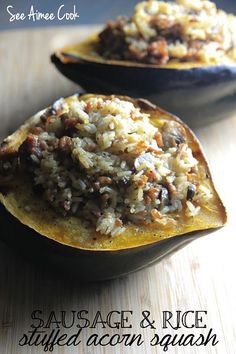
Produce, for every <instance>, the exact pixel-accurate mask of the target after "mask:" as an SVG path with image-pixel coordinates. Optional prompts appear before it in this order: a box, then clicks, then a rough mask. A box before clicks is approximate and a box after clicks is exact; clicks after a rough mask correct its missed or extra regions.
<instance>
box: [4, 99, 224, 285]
mask: <svg viewBox="0 0 236 354" xmlns="http://www.w3.org/2000/svg"><path fill="white" fill-rule="evenodd" d="M93 96H95V95H82V96H80V97H79V98H78V99H79V100H86V99H87V98H88V97H93ZM96 96H98V95H96ZM72 97H75V96H72ZM99 97H104V96H99ZM113 97H114V96H113ZM117 97H118V96H117ZM119 98H122V99H125V100H128V101H130V102H132V103H133V104H134V105H135V107H139V108H140V109H141V112H145V113H148V114H150V119H151V122H152V124H153V125H157V126H158V122H159V120H160V119H165V120H166V121H168V122H178V124H180V125H181V126H182V127H184V129H185V131H186V134H187V141H188V146H189V147H190V148H191V149H192V152H193V155H194V157H195V158H196V159H197V160H198V163H199V166H200V168H201V176H202V177H201V178H203V179H207V183H208V188H209V189H210V191H211V193H212V199H211V201H210V203H209V204H207V206H204V205H203V206H202V208H201V211H200V212H199V214H198V215H196V216H194V217H189V218H186V217H183V216H182V215H181V213H180V214H179V221H178V222H177V223H176V224H172V225H170V226H168V227H161V226H160V225H157V226H155V225H154V226H153V225H146V226H137V225H132V224H129V225H127V228H126V230H125V232H124V233H122V234H121V235H117V236H114V237H111V236H108V235H101V234H100V233H99V232H96V231H95V228H94V227H93V226H91V227H90V226H88V225H86V226H85V225H84V223H83V220H81V219H80V218H78V217H75V216H62V215H61V214H59V213H58V212H57V211H55V209H53V208H52V207H51V206H50V205H49V204H48V202H47V201H45V200H44V199H43V198H42V196H40V195H39V194H36V193H35V191H34V189H33V185H32V180H31V177H30V175H29V173H28V171H27V170H26V169H25V166H24V163H19V151H20V148H21V146H22V144H23V143H24V141H25V140H26V137H27V135H28V133H29V132H30V131H31V129H32V127H34V126H35V125H37V123H38V122H39V120H40V117H41V116H42V114H43V113H44V112H46V110H42V111H41V112H39V113H37V114H35V115H34V116H33V117H31V118H30V119H29V120H27V121H26V122H25V123H24V124H23V125H22V126H21V127H20V128H19V129H18V130H17V131H16V132H15V133H13V134H12V135H10V136H9V137H8V138H6V139H5V140H4V142H3V143H2V146H1V150H0V166H1V170H0V171H1V175H0V201H1V203H2V207H1V213H0V217H1V223H2V225H4V229H5V226H6V231H4V234H2V238H3V239H5V240H6V241H7V242H8V243H11V244H12V245H13V246H14V247H16V248H17V249H18V250H19V249H20V250H22V252H24V253H25V254H26V255H27V256H29V257H30V258H33V259H39V260H40V261H41V262H43V263H46V264H47V263H49V264H50V265H51V266H52V267H53V268H54V267H56V268H59V269H60V271H63V272H66V274H68V275H75V276H76V277H77V278H80V279H83V280H86V281H87V280H88V281H90V280H104V279H110V278H115V277H118V276H122V275H125V274H127V273H129V272H133V271H136V270H138V269H141V268H143V267H145V266H148V265H150V264H153V263H154V262H157V261H159V260H161V259H162V258H163V257H165V256H166V255H168V254H170V253H172V252H173V251H175V250H176V249H178V248H180V247H182V246H183V245H185V244H187V243H188V242H190V241H192V240H194V239H196V238H198V237H199V236H201V235H203V234H206V233H209V232H211V231H213V230H214V229H216V228H219V227H221V226H223V225H224V224H225V222H226V211H225V208H224V206H223V204H222V202H221V200H220V198H219V196H218V194H217V192H216V190H215V187H214V184H213V181H212V177H211V175H210V172H209V168H208V164H207V161H206V158H205V156H204V154H203V151H202V148H201V146H200V144H199V142H198V140H197V138H196V137H195V136H194V134H193V133H192V131H191V130H190V129H189V128H188V127H187V126H186V125H185V124H184V123H183V122H182V121H181V120H180V119H178V118H177V117H175V116H173V115H171V114H169V113H167V112H166V111H164V110H162V109H160V108H158V107H157V106H154V105H153V104H151V103H150V102H148V101H146V100H143V99H131V98H129V97H124V96H119ZM71 99H72V98H71V97H69V98H66V99H65V101H68V102H69V101H70V100H71ZM73 99H74V98H73ZM13 161H14V163H15V165H16V166H17V167H16V166H15V167H14V169H13V172H10V173H9V172H8V173H6V169H5V170H4V169H3V165H4V164H5V167H6V166H7V164H8V163H9V162H11V163H12V165H11V166H13V165H14V163H13ZM199 183H201V181H200V180H199Z"/></svg>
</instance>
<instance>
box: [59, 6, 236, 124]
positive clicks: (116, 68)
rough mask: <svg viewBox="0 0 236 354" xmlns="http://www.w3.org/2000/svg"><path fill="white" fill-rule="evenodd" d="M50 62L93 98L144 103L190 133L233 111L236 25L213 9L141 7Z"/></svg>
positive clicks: (64, 51) (63, 50)
mask: <svg viewBox="0 0 236 354" xmlns="http://www.w3.org/2000/svg"><path fill="white" fill-rule="evenodd" d="M235 11H236V8H235ZM52 61H53V63H54V64H55V65H56V66H57V68H58V69H59V70H60V71H61V72H62V73H63V74H64V75H65V76H67V77H68V78H70V79H71V80H73V81H75V82H77V83H78V84H79V85H81V86H82V87H83V88H84V89H85V90H88V91H89V92H104V93H115V94H121V93H122V94H127V95H131V96H136V97H144V98H147V99H150V100H152V101H153V102H155V103H158V104H160V105H161V106H162V107H164V108H166V109H167V110H169V111H170V112H175V113H176V114H177V115H179V116H181V117H182V118H183V119H184V120H186V121H187V122H188V123H190V125H192V126H199V125H202V124H205V123H209V122H212V121H216V120H217V119H220V118H223V117H227V116H228V115H230V114H231V113H232V112H233V111H234V110H235V108H236V104H235V102H236V99H235V97H236V20H235V16H233V15H228V14H227V13H225V12H224V11H222V10H218V9H217V8H216V5H215V4H214V3H213V2H211V1H202V0H197V1H195V0H190V1H189V0H188V1H186V0H176V1H175V2H163V1H156V0H149V1H145V2H141V3H139V4H137V5H136V7H135V10H134V14H133V16H132V17H129V18H126V17H119V18H118V19H117V20H116V21H110V22H108V24H107V26H106V27H105V29H104V30H103V31H102V32H101V33H99V34H96V35H94V36H92V37H91V38H88V39H87V40H86V41H84V42H82V43H78V44H74V45H69V46H66V47H64V48H61V49H59V50H57V51H56V52H55V54H54V55H53V56H52Z"/></svg>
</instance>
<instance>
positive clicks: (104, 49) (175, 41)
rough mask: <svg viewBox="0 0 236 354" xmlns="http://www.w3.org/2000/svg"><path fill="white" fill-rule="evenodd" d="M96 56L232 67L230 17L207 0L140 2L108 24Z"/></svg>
mask: <svg viewBox="0 0 236 354" xmlns="http://www.w3.org/2000/svg"><path fill="white" fill-rule="evenodd" d="M97 51H98V52H99V54H101V55H102V56H103V57H105V58H107V59H117V60H131V61H137V62H143V63H148V64H167V63H169V62H189V61H190V62H200V63H204V64H207V65H212V64H213V65H214V64H226V63H232V64H234V63H235V61H236V17H235V16H233V15H231V14H227V13H226V12H224V11H223V10H219V9H217V7H216V5H215V4H214V3H213V2H211V1H207V0H176V1H173V2H171V1H167V2H164V1H157V0H149V1H143V2H140V3H138V4H137V5H136V6H135V9H134V13H133V15H132V16H131V17H118V18H117V20H115V21H109V22H108V24H107V26H106V27H105V29H104V30H103V31H102V32H101V33H100V35H99V42H98V48H97Z"/></svg>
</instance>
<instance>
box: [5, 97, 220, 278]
mask: <svg viewBox="0 0 236 354" xmlns="http://www.w3.org/2000/svg"><path fill="white" fill-rule="evenodd" d="M0 172H1V174H0V201H1V203H2V206H3V207H2V208H1V214H0V215H1V219H2V224H5V225H6V226H7V228H6V232H5V235H4V236H3V237H4V238H5V239H6V241H7V242H11V241H12V243H14V244H15V245H17V248H19V249H22V250H23V251H24V253H26V254H28V255H29V256H32V257H33V258H39V259H41V260H42V259H43V260H44V261H45V262H47V261H49V262H50V264H51V265H53V266H56V267H59V268H60V270H63V271H65V272H67V274H73V275H76V276H77V277H78V278H81V279H84V280H103V279H110V278H115V277H118V276H121V275H124V274H127V273H129V272H132V271H135V270H138V269H140V268H143V267H145V266H147V265H150V264H152V263H154V262H156V261H159V260H160V259H162V258H163V257H165V256H166V255H168V254H170V253H172V252H173V251H174V250H176V249H178V248H180V247H181V246H183V245H185V244H187V243H188V242H190V241H191V240H193V239H195V238H197V237H198V236H200V235H202V234H204V233H209V232H210V231H212V230H213V229H216V228H218V227H221V226H223V225H224V223H225V222H226V212H225V209H224V206H223V204H222V202H221V200H220V198H219V196H218V194H217V192H216V190H215V188H214V185H213V182H212V178H211V175H210V172H209V168H208V165H207V162H206V159H205V156H204V154H203V152H202V149H201V147H200V145H199V142H198V140H197V139H196V137H195V136H194V134H193V133H192V132H191V130H190V129H189V128H188V127H187V126H186V125H185V124H184V123H182V122H181V120H180V119H178V118H176V117H175V116H173V115H171V114H169V113H167V112H165V111H163V110H162V109H160V108H158V107H156V106H154V105H153V104H151V103H150V102H148V101H146V100H143V99H131V98H129V97H125V96H102V95H92V94H87V95H82V96H78V95H74V96H71V97H68V98H66V99H60V100H58V101H56V102H55V103H54V104H53V105H52V107H50V108H47V109H45V110H43V111H41V112H39V113H37V114H36V115H35V116H33V117H32V118H30V119H29V120H27V121H26V123H25V124H23V125H22V126H21V127H20V128H19V129H18V130H17V131H16V132H15V133H14V134H12V135H11V136H9V137H8V138H6V139H5V140H4V142H3V144H2V147H1V150H0Z"/></svg>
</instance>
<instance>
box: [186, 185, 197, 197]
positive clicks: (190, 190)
mask: <svg viewBox="0 0 236 354" xmlns="http://www.w3.org/2000/svg"><path fill="white" fill-rule="evenodd" d="M195 193H196V186H195V185H194V184H190V185H189V186H188V189H187V200H192V199H193V197H194V196H195Z"/></svg>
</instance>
